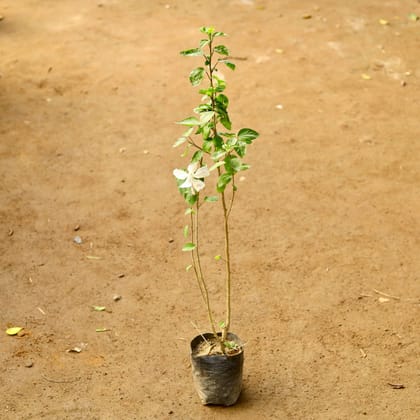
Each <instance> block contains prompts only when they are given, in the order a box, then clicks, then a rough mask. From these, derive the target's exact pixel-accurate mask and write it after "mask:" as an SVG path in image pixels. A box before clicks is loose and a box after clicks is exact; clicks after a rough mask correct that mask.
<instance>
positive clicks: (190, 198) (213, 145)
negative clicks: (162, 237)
mask: <svg viewBox="0 0 420 420" xmlns="http://www.w3.org/2000/svg"><path fill="white" fill-rule="evenodd" d="M200 32H201V34H203V35H202V36H200V38H202V39H200V40H199V42H198V47H196V48H190V49H186V50H183V51H181V55H183V56H186V57H200V60H201V65H200V63H198V65H196V67H194V68H193V70H191V72H190V73H189V82H190V84H191V85H192V86H193V87H198V89H197V90H198V93H199V94H200V95H201V101H200V102H199V104H198V105H197V106H196V107H195V108H194V109H193V111H194V115H192V116H189V117H187V118H185V119H183V120H181V121H179V122H178V123H177V124H179V125H182V126H185V127H186V131H185V132H184V133H183V134H182V135H181V136H180V137H179V138H178V139H177V140H176V141H175V143H174V144H173V147H179V146H181V145H184V147H185V150H184V153H183V154H182V155H181V156H182V157H183V158H185V157H187V158H188V162H187V163H186V165H185V166H186V169H177V170H175V171H174V175H175V177H176V178H177V185H178V190H179V192H180V193H181V195H182V197H183V198H184V200H185V202H186V204H187V206H188V208H187V209H186V211H185V215H186V216H188V217H189V219H190V222H189V224H188V225H187V226H185V227H184V231H183V233H184V237H185V238H187V236H188V235H190V238H191V241H192V242H188V243H186V244H185V245H184V246H183V248H182V250H183V251H185V252H190V253H191V257H192V264H191V265H189V266H187V267H186V270H187V271H189V270H190V269H191V268H194V270H193V272H194V274H195V276H196V280H197V282H198V284H199V286H200V290H201V293H202V296H203V299H204V302H205V305H206V308H207V312H208V315H209V318H210V323H211V326H212V330H213V332H214V333H215V334H216V328H217V323H215V322H214V320H213V318H212V311H211V308H210V303H209V299H208V297H207V295H206V294H205V293H206V291H207V286H206V281H205V280H204V277H203V270H202V267H201V263H200V249H199V244H200V247H201V246H202V245H201V243H202V242H201V241H200V240H199V232H198V226H199V216H200V215H201V212H200V211H199V209H200V208H201V207H202V206H203V205H207V203H215V202H217V203H221V204H220V207H221V211H222V214H223V226H224V229H225V241H224V242H225V255H224V258H223V261H224V262H225V263H226V275H227V278H226V287H227V289H226V290H230V287H229V285H230V275H231V270H230V257H229V255H230V253H229V225H228V219H229V215H230V211H231V209H232V205H233V202H234V198H235V194H236V191H237V184H236V183H235V177H236V175H237V174H238V173H239V172H241V171H244V170H247V169H249V165H247V164H246V163H244V162H243V158H244V157H245V155H246V152H247V147H248V146H249V145H251V144H252V143H253V141H254V140H255V139H256V138H257V137H258V133H257V132H256V131H255V130H252V129H251V128H241V129H240V130H239V131H235V130H232V121H231V119H230V116H229V106H230V102H229V98H228V96H227V95H226V93H225V92H226V90H227V83H226V80H224V78H222V75H221V73H220V72H219V67H220V66H226V67H227V68H228V69H230V70H235V69H236V65H235V63H233V62H232V61H233V60H234V59H233V58H230V57H229V56H230V52H229V49H228V47H227V46H226V45H224V44H222V43H220V42H219V41H220V39H221V38H223V37H226V36H227V35H226V34H225V33H224V32H218V31H216V30H215V28H213V27H211V26H203V27H201V28H200ZM190 150H193V151H194V153H189V151H190ZM211 175H213V177H214V178H215V188H214V187H213V188H214V189H213V188H212V185H214V183H211V182H208V177H209V178H211ZM212 189H213V191H211V190H212ZM202 191H204V192H205V195H202V194H203V193H202ZM215 207H217V208H219V206H215ZM221 220H222V219H221ZM200 231H201V229H200ZM214 258H215V261H219V260H221V259H222V257H221V256H220V255H216V256H215V257H214ZM227 302H230V292H229V297H227ZM229 305H230V304H228V305H227V306H228V307H230V306H229ZM229 325H230V310H227V313H226V322H221V323H220V324H219V327H220V328H221V329H222V337H221V343H224V346H225V347H226V349H230V350H232V349H234V348H236V347H235V346H236V344H235V343H233V342H231V341H227V340H226V334H227V331H228V329H229Z"/></svg>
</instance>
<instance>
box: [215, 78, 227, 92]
mask: <svg viewBox="0 0 420 420" xmlns="http://www.w3.org/2000/svg"><path fill="white" fill-rule="evenodd" d="M213 78H214V80H216V85H217V86H216V89H215V90H216V92H223V91H224V90H225V89H226V82H225V81H224V80H223V79H221V78H220V77H217V76H215V75H213Z"/></svg>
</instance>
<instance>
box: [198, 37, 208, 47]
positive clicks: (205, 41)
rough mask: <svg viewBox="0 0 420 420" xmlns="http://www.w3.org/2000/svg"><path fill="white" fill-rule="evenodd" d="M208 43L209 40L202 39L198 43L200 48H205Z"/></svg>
mask: <svg viewBox="0 0 420 420" xmlns="http://www.w3.org/2000/svg"><path fill="white" fill-rule="evenodd" d="M209 43H210V40H209V39H202V40H201V41H200V48H203V47H205V46H206V45H208V44H209Z"/></svg>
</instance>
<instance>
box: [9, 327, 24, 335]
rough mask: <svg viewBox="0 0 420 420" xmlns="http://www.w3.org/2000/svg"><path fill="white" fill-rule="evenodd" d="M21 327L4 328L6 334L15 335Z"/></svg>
mask: <svg viewBox="0 0 420 420" xmlns="http://www.w3.org/2000/svg"><path fill="white" fill-rule="evenodd" d="M22 330H23V328H22V327H12V328H8V329H7V330H6V334H7V335H16V334H17V333H18V332H20V331H22Z"/></svg>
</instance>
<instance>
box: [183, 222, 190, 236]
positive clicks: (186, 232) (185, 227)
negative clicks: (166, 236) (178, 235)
mask: <svg viewBox="0 0 420 420" xmlns="http://www.w3.org/2000/svg"><path fill="white" fill-rule="evenodd" d="M188 229H189V227H188V225H185V226H184V231H183V233H184V238H186V237H187V236H188Z"/></svg>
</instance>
